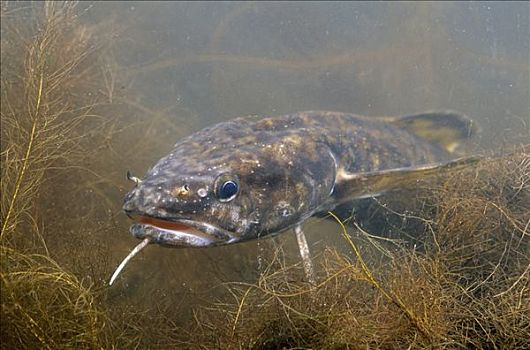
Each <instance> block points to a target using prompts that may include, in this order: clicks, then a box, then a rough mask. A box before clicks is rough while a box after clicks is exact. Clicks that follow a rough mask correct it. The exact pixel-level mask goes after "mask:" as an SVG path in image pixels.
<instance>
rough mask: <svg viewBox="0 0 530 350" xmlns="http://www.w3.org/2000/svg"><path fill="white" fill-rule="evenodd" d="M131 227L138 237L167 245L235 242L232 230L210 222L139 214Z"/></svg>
mask: <svg viewBox="0 0 530 350" xmlns="http://www.w3.org/2000/svg"><path fill="white" fill-rule="evenodd" d="M135 220H136V223H135V224H133V225H132V226H131V228H130V230H129V231H130V232H131V234H132V235H133V236H134V237H136V238H138V239H142V240H143V239H146V238H147V239H149V241H150V243H155V244H159V245H163V246H166V247H175V248H177V247H182V248H184V247H210V246H216V245H224V244H230V243H233V242H235V241H236V240H237V239H236V237H234V236H233V235H232V234H231V233H230V232H228V231H226V230H223V229H221V228H219V227H216V226H214V225H211V224H209V223H205V222H200V221H194V220H187V219H179V220H168V219H160V218H154V217H150V216H138V217H136V218H135Z"/></svg>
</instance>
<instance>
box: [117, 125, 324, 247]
mask: <svg viewBox="0 0 530 350" xmlns="http://www.w3.org/2000/svg"><path fill="white" fill-rule="evenodd" d="M199 136H200V135H199ZM275 141H276V143H275V144H274V145H273V146H269V145H271V144H272V143H268V144H265V143H263V144H260V145H259V146H256V143H255V142H252V140H249V141H248V142H244V140H241V139H240V140H238V144H237V147H230V145H223V144H219V143H217V144H212V143H209V142H208V141H207V140H200V138H199V137H197V136H196V137H195V138H194V139H190V140H187V141H184V142H181V143H179V144H177V145H176V146H175V148H174V149H173V151H172V152H171V153H170V154H169V155H167V156H166V157H164V158H162V159H161V160H160V161H159V162H158V163H157V164H156V165H155V166H154V167H153V168H152V169H151V170H150V171H149V172H148V173H147V175H146V176H145V178H144V179H143V180H142V181H141V182H139V183H138V184H137V185H136V187H135V188H134V189H132V190H131V191H130V192H129V193H128V194H127V195H126V197H125V201H124V205H123V209H124V211H125V212H126V213H127V214H128V215H129V216H130V217H132V218H134V219H136V221H137V222H136V223H135V224H134V225H132V226H131V229H130V232H131V233H132V235H133V236H135V237H137V238H139V239H146V238H149V240H150V242H151V243H157V244H160V245H163V246H170V247H208V246H216V245H224V244H231V243H236V242H241V241H246V240H251V239H256V238H261V237H264V236H271V235H274V234H277V233H279V232H282V231H284V230H286V229H288V228H291V227H293V226H294V225H296V224H297V223H299V222H302V221H303V220H305V219H307V218H308V217H309V216H311V215H312V214H313V213H314V209H315V206H316V204H317V203H321V202H322V201H323V199H322V196H327V195H328V194H329V192H330V189H331V188H332V186H333V183H332V180H333V179H334V174H333V171H331V172H330V171H327V172H328V173H330V174H329V176H326V177H325V179H324V180H323V175H324V170H323V169H330V168H332V165H331V164H323V163H322V162H323V161H322V159H323V157H324V156H327V158H326V159H328V158H329V154H328V153H327V152H326V153H325V154H315V155H314V158H315V161H314V162H312V161H311V159H308V158H307V157H305V158H304V157H300V153H301V152H302V149H301V148H302V147H305V148H307V146H302V145H297V144H289V143H288V142H278V140H275ZM280 141H281V140H280ZM296 147H298V148H296ZM280 148H283V150H280ZM299 148H300V149H299ZM305 151H307V150H306V149H305ZM282 152H283V153H282ZM329 162H331V160H329V159H328V163H329ZM324 165H326V166H324ZM326 175H327V174H326Z"/></svg>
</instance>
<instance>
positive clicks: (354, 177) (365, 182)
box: [335, 157, 481, 201]
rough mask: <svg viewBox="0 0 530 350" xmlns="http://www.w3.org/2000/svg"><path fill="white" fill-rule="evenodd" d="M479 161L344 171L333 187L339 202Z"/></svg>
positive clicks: (412, 182) (465, 159)
mask: <svg viewBox="0 0 530 350" xmlns="http://www.w3.org/2000/svg"><path fill="white" fill-rule="evenodd" d="M480 159H481V157H466V158H459V159H455V160H452V161H449V162H446V163H435V164H427V165H424V166H419V167H408V168H397V169H389V170H381V171H374V172H368V173H359V174H348V173H346V172H344V171H342V172H340V171H339V172H338V174H337V179H336V185H335V188H336V193H337V194H339V195H340V199H339V201H346V200H348V199H355V198H363V197H368V196H373V195H377V194H380V193H382V192H385V191H388V190H392V189H397V188H401V187H405V186H410V185H413V184H415V183H416V182H417V181H419V180H421V179H425V178H427V177H429V176H433V175H440V174H443V173H446V172H449V171H456V170H460V169H463V168H465V167H467V166H470V165H472V164H475V163H476V162H478V161H479V160H480Z"/></svg>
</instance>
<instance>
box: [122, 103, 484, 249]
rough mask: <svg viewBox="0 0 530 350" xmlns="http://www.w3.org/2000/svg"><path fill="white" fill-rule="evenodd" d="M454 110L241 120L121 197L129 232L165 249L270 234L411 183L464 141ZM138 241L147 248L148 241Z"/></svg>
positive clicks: (194, 143) (205, 136) (448, 164)
mask: <svg viewBox="0 0 530 350" xmlns="http://www.w3.org/2000/svg"><path fill="white" fill-rule="evenodd" d="M473 131H474V126H473V124H472V122H471V121H470V119H468V118H467V117H465V116H463V115H460V114H458V113H456V112H451V111H447V112H445V111H444V112H427V113H423V114H418V115H412V116H404V117H395V118H393V117H382V118H381V117H380V118H374V117H363V116H358V115H354V114H347V113H339V112H322V111H307V112H299V113H293V114H288V115H283V116H277V117H266V118H258V117H243V118H237V119H233V120H230V121H227V122H222V123H219V124H215V125H213V126H210V127H207V128H205V129H202V130H200V131H198V132H196V133H194V134H192V135H190V136H188V137H186V138H185V139H183V140H181V141H180V142H178V143H177V144H176V145H175V146H174V148H173V150H172V151H171V152H170V153H169V154H168V155H167V156H165V157H163V158H162V159H160V160H159V161H158V163H157V164H156V165H155V166H154V167H153V168H152V169H150V170H149V171H148V173H147V174H146V176H145V177H144V178H143V179H142V180H141V181H140V180H138V181H137V182H138V183H137V185H136V186H135V188H134V189H132V190H131V191H130V192H129V193H128V194H127V195H126V197H125V201H124V205H123V209H124V211H125V212H126V213H127V214H128V215H129V216H130V217H132V218H134V219H136V220H137V222H136V223H135V224H133V225H132V226H131V229H130V231H131V233H132V234H133V235H134V236H135V237H137V238H139V239H143V240H144V241H145V240H146V239H147V241H148V242H149V243H157V244H161V245H164V246H170V247H206V246H215V245H223V244H231V243H236V242H243V241H248V240H252V239H257V238H262V237H271V236H274V235H276V234H278V233H281V232H284V231H286V230H288V229H290V228H293V227H297V226H299V225H301V224H302V223H303V222H304V221H306V220H307V219H308V218H310V217H311V216H314V215H316V214H319V213H322V212H328V211H330V210H333V209H334V208H335V207H337V206H338V205H341V204H344V203H346V202H348V201H352V200H354V199H357V198H363V197H367V196H374V195H377V194H379V193H382V192H385V191H387V190H390V189H393V188H399V187H403V186H406V185H408V184H411V183H414V181H416V180H417V179H419V178H422V177H424V176H428V175H431V174H436V173H438V172H439V171H441V170H442V169H447V168H453V167H455V166H461V165H462V164H466V163H467V162H468V160H460V159H459V160H454V158H455V156H454V155H453V154H452V152H453V151H454V150H455V148H456V146H457V145H458V143H459V142H460V141H462V140H465V139H467V138H468V137H470V136H471V134H472V133H473ZM147 241H146V242H147Z"/></svg>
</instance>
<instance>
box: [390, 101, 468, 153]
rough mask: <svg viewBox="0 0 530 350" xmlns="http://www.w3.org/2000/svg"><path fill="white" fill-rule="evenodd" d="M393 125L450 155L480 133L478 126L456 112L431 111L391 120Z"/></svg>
mask: <svg viewBox="0 0 530 350" xmlns="http://www.w3.org/2000/svg"><path fill="white" fill-rule="evenodd" d="M389 121H390V122H391V123H392V124H394V125H396V126H397V127H399V128H402V129H406V130H408V131H410V132H412V133H413V134H415V135H417V136H419V137H422V138H424V139H427V140H429V141H431V142H434V143H438V144H439V145H440V146H441V147H442V148H444V149H445V150H447V152H449V153H453V152H454V151H455V150H456V148H457V147H458V145H459V144H460V143H461V142H462V141H465V140H466V139H469V138H470V137H471V136H472V135H474V134H475V133H476V132H477V131H478V127H477V125H476V124H475V123H474V122H473V121H472V120H471V119H469V118H468V117H467V116H465V115H464V114H461V113H458V112H454V111H429V112H425V113H419V114H414V115H407V116H402V117H396V118H391V119H390V120H389Z"/></svg>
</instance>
